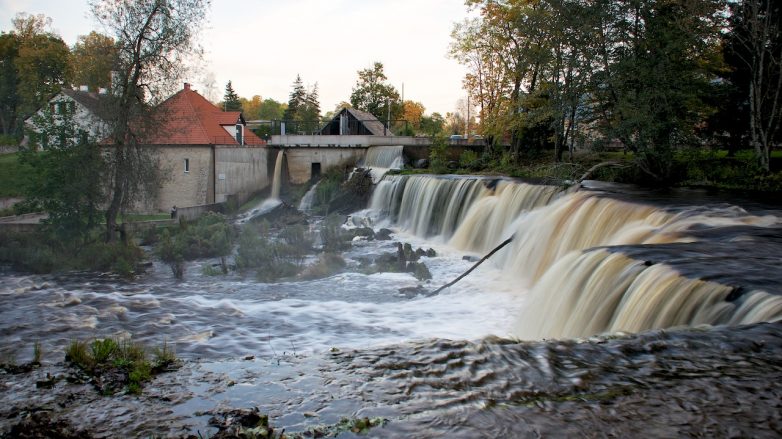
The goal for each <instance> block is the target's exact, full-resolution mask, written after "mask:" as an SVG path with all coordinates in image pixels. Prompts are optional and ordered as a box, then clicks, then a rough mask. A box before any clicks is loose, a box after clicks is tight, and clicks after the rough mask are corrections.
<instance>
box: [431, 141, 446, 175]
mask: <svg viewBox="0 0 782 439" xmlns="http://www.w3.org/2000/svg"><path fill="white" fill-rule="evenodd" d="M447 150H448V138H447V137H445V135H444V134H439V135H437V136H434V138H433V139H432V146H431V147H429V169H430V170H431V171H432V172H433V173H435V174H445V173H446V172H448V156H447Z"/></svg>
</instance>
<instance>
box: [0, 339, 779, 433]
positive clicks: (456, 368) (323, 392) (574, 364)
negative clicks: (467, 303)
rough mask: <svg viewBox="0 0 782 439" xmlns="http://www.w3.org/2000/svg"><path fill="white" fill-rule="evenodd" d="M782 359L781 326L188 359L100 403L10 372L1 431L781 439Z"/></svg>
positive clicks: (56, 372) (68, 374)
mask: <svg viewBox="0 0 782 439" xmlns="http://www.w3.org/2000/svg"><path fill="white" fill-rule="evenodd" d="M780 355H782V325H780V324H756V325H751V326H744V327H738V328H714V329H709V330H697V329H685V330H676V331H651V332H646V333H642V334H638V335H631V336H619V337H617V336H613V337H593V338H591V339H589V340H583V341H548V342H521V343H519V342H514V341H512V340H503V339H497V338H486V339H483V340H480V341H476V342H466V341H449V340H431V341H419V342H409V343H404V344H397V345H390V346H386V347H380V348H368V349H361V350H341V349H335V350H333V351H332V352H328V353H324V354H316V355H301V354H296V353H292V352H278V353H277V354H276V355H274V356H271V355H270V356H261V357H258V356H247V357H244V358H236V359H226V360H221V361H187V362H185V363H184V364H183V365H182V367H181V368H180V369H179V370H177V371H175V372H169V373H164V374H161V375H158V376H157V377H155V378H154V379H153V381H152V382H150V384H149V385H148V387H147V388H146V389H145V391H144V392H143V393H142V394H141V395H138V396H134V395H117V396H103V395H100V394H98V393H97V392H96V390H95V389H94V387H93V386H91V385H90V383H85V382H80V381H79V380H78V379H75V378H74V372H73V370H72V369H69V368H68V367H67V366H65V365H64V364H63V363H54V364H44V365H43V366H41V367H39V368H36V369H34V370H32V371H30V372H26V373H19V374H9V373H8V372H5V371H3V372H0V373H1V374H2V375H1V376H2V382H3V385H2V387H0V392H1V394H2V395H3V401H4V404H3V405H2V406H0V431H2V432H3V437H12V436H13V434H12V432H19V431H20V430H19V427H18V426H24V427H25V428H26V430H25V433H26V434H27V435H26V436H13V437H41V436H42V435H43V433H48V434H50V435H51V434H52V432H56V433H58V434H60V435H61V436H58V437H117V436H124V437H167V438H191V437H192V438H195V437H243V436H239V434H238V433H239V432H241V431H242V428H244V431H248V430H250V429H251V428H253V427H256V425H252V424H251V425H244V426H241V425H239V424H240V423H241V422H242V421H244V420H246V419H251V420H252V419H255V420H256V422H258V420H259V418H252V417H248V416H247V415H248V414H252V413H254V409H255V408H257V409H258V413H259V414H261V415H268V417H269V418H268V419H269V421H268V422H269V425H270V426H271V427H272V428H273V429H274V431H276V432H277V434H279V433H280V432H282V431H284V432H285V433H284V437H287V438H297V437H321V436H319V435H318V433H316V432H318V431H319V432H321V434H322V432H329V433H331V434H335V433H336V434H338V433H340V432H342V433H343V436H340V437H353V436H352V434H349V433H348V432H349V431H350V428H351V427H350V426H355V421H356V420H362V419H364V418H367V419H377V420H381V421H382V422H377V421H376V423H375V426H373V427H371V428H367V429H365V434H366V435H367V436H369V437H384V438H388V437H400V438H402V437H411V436H415V437H419V438H433V437H442V436H443V435H447V436H448V437H456V438H474V437H483V436H492V437H497V436H504V437H527V436H530V435H542V436H550V435H555V436H559V435H567V436H573V437H576V436H582V435H584V434H585V432H600V433H601V434H606V435H615V436H619V437H630V436H637V435H642V436H654V437H680V436H693V435H695V436H710V437H726V436H735V435H738V436H752V437H774V436H776V435H778V434H779V431H780V430H779V429H780V427H782V417H780V412H779V406H780V404H782V398H780V395H782V392H780V391H781V390H782V387H781V386H782V385H780V384H779V380H778V379H776V378H777V377H778V376H779V374H780V373H782V367H781V366H780V364H779V361H778V358H779V356H780ZM42 382H52V383H53V384H52V385H51V386H46V385H42V384H41V383H42ZM343 419H347V420H348V422H345V421H344V420H343ZM351 420H352V421H351ZM339 425H343V426H347V428H343V429H342V430H340V429H339ZM14 428H17V429H16V430H14ZM220 431H223V433H222V434H224V435H223V436H221V435H219V434H220V433H219V432H220ZM229 431H230V432H233V433H234V434H228V432H229ZM36 433H37V434H39V435H41V436H36ZM262 437H265V436H262ZM274 437H282V436H274Z"/></svg>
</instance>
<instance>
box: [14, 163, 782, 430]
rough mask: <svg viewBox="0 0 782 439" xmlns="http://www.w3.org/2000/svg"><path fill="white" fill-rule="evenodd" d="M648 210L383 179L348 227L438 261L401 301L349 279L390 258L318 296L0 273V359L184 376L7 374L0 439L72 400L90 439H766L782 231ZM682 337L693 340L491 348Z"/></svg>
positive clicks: (602, 199)
mask: <svg viewBox="0 0 782 439" xmlns="http://www.w3.org/2000/svg"><path fill="white" fill-rule="evenodd" d="M281 154H282V153H280V155H278V160H277V164H279V165H280V166H281ZM276 167H277V166H275V168H276ZM275 174H276V171H275ZM639 197H640V196H636V195H634V196H631V197H629V196H626V195H623V196H618V195H617V194H615V193H610V191H606V190H581V191H577V192H563V191H560V190H559V189H558V188H555V187H551V186H542V185H530V184H524V183H520V182H517V181H513V180H507V179H495V178H479V177H431V176H391V177H389V176H387V177H385V178H384V179H383V180H382V181H381V182H380V183H379V184H378V186H377V188H376V190H375V194H374V196H373V199H372V201H371V205H370V206H369V209H367V210H366V211H363V212H359V213H357V214H355V215H354V218H359V219H360V221H358V222H362V223H369V224H372V225H373V226H374V227H375V228H380V227H390V228H391V229H392V230H393V231H394V232H395V234H394V236H393V239H394V240H395V241H403V242H410V243H411V244H412V245H413V246H414V247H423V248H429V247H432V248H434V249H435V250H436V251H437V256H435V257H431V258H426V257H424V258H423V259H422V261H423V262H424V263H425V264H426V265H427V266H428V267H429V269H430V271H431V272H432V275H433V279H432V281H431V282H430V283H425V284H423V288H422V289H419V290H415V292H413V293H411V292H410V290H408V291H407V292H405V291H400V288H407V287H416V286H418V285H421V282H418V281H417V280H416V279H415V278H414V277H412V275H410V274H406V273H384V274H372V275H367V274H362V273H361V272H360V271H361V270H360V265H361V263H362V260H363V259H364V258H366V257H371V256H373V255H379V254H381V253H384V252H394V251H395V250H396V244H395V241H364V240H358V241H356V242H355V243H354V245H353V248H352V249H351V250H349V251H348V252H346V253H345V255H344V256H345V258H346V260H347V262H348V267H347V268H346V269H345V271H344V272H342V273H340V274H337V275H334V276H331V277H328V278H326V279H321V280H315V281H302V280H296V281H289V282H279V283H271V284H269V283H261V282H257V281H255V280H254V279H248V278H242V277H240V276H238V275H229V276H225V277H211V276H204V275H202V274H201V270H202V266H203V265H206V264H210V263H213V262H214V261H196V262H192V263H190V264H189V265H188V266H187V271H186V274H185V278H186V280H185V281H182V282H177V281H175V280H174V279H173V277H172V276H171V274H170V272H169V271H168V269H167V268H166V267H165V266H163V265H159V264H157V263H156V264H155V265H154V266H153V267H151V268H150V270H149V272H148V273H146V274H145V275H143V276H141V277H140V278H139V279H137V280H135V281H133V282H127V281H123V280H120V279H117V278H114V277H112V276H101V275H94V274H86V273H71V274H64V275H52V276H32V275H25V274H19V273H5V274H3V275H2V284H0V299H1V300H2V302H0V303H2V305H0V333H2V335H3V337H2V338H1V339H0V352H2V353H3V354H4V356H6V357H8V356H11V355H14V356H16V359H17V361H26V360H27V359H29V358H30V357H31V356H32V344H33V342H34V341H40V342H41V344H42V346H43V351H44V362H45V363H49V364H53V365H52V366H49V368H48V369H45V373H52V374H58V373H59V374H66V373H67V372H65V371H64V369H62V366H60V365H56V364H54V363H56V362H58V361H61V359H62V355H63V352H62V349H63V347H64V346H65V345H66V344H67V343H68V342H69V341H70V340H73V339H85V338H92V337H108V336H130V335H132V336H133V337H134V338H135V339H137V340H141V341H144V342H146V343H148V344H152V345H155V344H158V343H160V342H162V341H164V340H166V341H168V342H170V343H173V344H174V346H175V347H176V350H177V353H178V355H179V356H180V357H182V358H184V359H186V360H191V361H190V362H189V363H188V364H187V365H186V366H185V368H184V369H183V370H182V371H181V372H179V373H177V374H171V375H168V374H164V375H162V376H160V377H159V378H157V379H156V382H155V383H156V384H155V386H153V389H150V390H149V392H147V391H145V396H144V397H142V398H141V399H139V400H137V401H135V402H134V401H133V400H132V399H129V397H117V398H96V397H95V396H93V395H92V394H91V393H90V390H89V389H87V390H79V391H75V390H73V388H71V387H68V385H66V384H64V383H63V384H62V385H60V384H58V385H57V386H56V388H55V389H53V390H51V392H49V393H41V391H39V390H36V389H35V384H34V381H35V380H36V379H38V378H40V375H41V374H43V373H44V370H42V371H41V372H40V373H39V374H38V375H32V376H29V377H28V376H21V377H17V378H13V379H12V378H11V377H9V376H7V375H4V384H3V386H0V395H2V398H3V400H4V401H5V402H6V403H7V404H6V407H4V408H2V409H0V418H3V419H5V420H4V421H0V429H2V430H0V431H7V428H8V427H9V425H10V424H11V423H12V422H13V420H15V419H17V417H18V416H19V413H20V411H23V410H24V408H25V407H27V408H29V407H34V406H37V405H41V406H44V407H48V406H49V405H56V404H58V402H57V401H62V400H68V401H71V402H70V403H69V404H68V405H67V407H66V405H60V406H57V407H59V408H57V409H55V411H56V412H58V413H61V416H63V417H65V418H67V419H68V420H69V422H71V423H75V424H78V425H82V426H84V427H85V428H89V429H90V430H91V431H94V432H97V435H98V436H102V437H113V436H116V435H117V434H118V433H117V432H118V431H122V432H125V433H126V434H128V435H131V436H149V435H163V436H177V435H179V434H182V432H183V431H184V432H191V433H195V432H208V431H209V427H207V426H206V419H205V418H204V417H203V416H201V417H199V416H193V415H192V414H193V413H194V412H196V411H210V410H212V411H213V410H216V407H252V406H259V407H261V408H262V409H263V410H264V411H266V412H269V413H270V414H271V415H272V419H273V423H274V424H275V425H278V426H285V427H286V428H288V431H301V430H306V429H307V428H308V427H309V426H312V425H315V424H319V423H326V424H328V423H336V422H337V421H338V420H339V418H340V417H341V416H381V417H385V418H386V419H389V420H390V422H389V424H388V425H386V426H385V427H383V428H382V429H380V430H377V431H375V432H374V433H373V434H374V435H377V436H381V437H389V436H390V437H409V436H411V435H415V436H419V437H438V436H449V437H480V436H487V437H508V436H519V435H533V434H544V435H545V434H551V433H554V434H560V435H568V436H570V435H573V434H587V435H589V434H590V433H589V432H593V433H594V432H600V433H597V434H605V435H618V436H627V435H637V434H650V435H662V436H672V435H677V434H695V435H708V436H713V435H717V436H730V435H737V436H766V435H774V434H775V433H776V434H779V432H780V431H781V430H780V428H781V427H780V426H781V425H782V424H780V415H779V413H780V412H779V410H778V407H779V406H780V404H782V398H781V397H780V395H782V389H780V387H779V385H778V384H776V383H777V382H778V377H779V374H780V372H782V369H780V365H779V361H778V358H779V355H782V326H781V325H782V324H779V323H776V324H768V325H763V324H757V322H764V321H777V320H779V319H780V318H782V300H780V296H778V295H777V294H779V293H780V290H779V276H778V275H777V274H776V273H777V271H778V264H779V262H780V260H779V254H780V253H779V250H780V249H781V248H782V232H781V231H780V217H779V215H778V214H777V213H776V211H774V210H773V209H754V208H753V209H749V210H745V209H744V208H741V207H738V206H735V205H727V204H724V203H713V202H711V201H709V202H708V203H706V204H699V203H693V202H691V201H686V202H682V201H681V200H678V201H676V202H671V203H668V204H664V205H663V204H660V203H659V200H658V199H653V197H648V199H644V198H643V197H641V201H640V202H633V201H631V199H635V198H639ZM510 236H513V237H514V240H513V242H512V243H511V245H509V246H507V247H505V248H504V249H503V250H501V251H500V252H498V253H497V254H496V255H495V256H494V257H493V258H491V259H490V260H489V262H488V263H486V264H483V265H482V266H481V267H480V268H478V269H477V270H476V271H475V272H473V273H472V274H471V275H469V276H467V277H466V278H465V279H464V280H462V281H461V282H459V283H457V284H456V285H454V286H453V287H451V288H449V289H447V290H445V291H443V292H442V293H440V294H439V295H429V294H427V292H428V291H432V290H434V289H436V287H438V286H440V285H442V284H445V283H446V282H448V281H450V280H452V279H454V278H455V277H456V276H458V275H459V274H460V273H462V272H464V271H465V270H467V269H468V268H469V267H470V266H471V265H472V262H469V261H468V260H465V259H463V256H466V255H470V256H472V257H475V256H480V255H483V254H486V253H487V252H488V251H489V250H491V249H492V248H494V247H495V246H496V245H497V244H499V243H500V242H502V241H503V240H504V239H505V238H507V237H510ZM748 323H754V324H753V325H751V326H748V327H746V326H737V325H742V324H748ZM702 325H727V326H719V327H717V328H712V329H709V328H703V327H702ZM682 326H689V327H696V328H698V329H696V330H686V331H683V330H677V331H673V332H670V333H669V332H650V333H644V334H641V335H637V336H628V337H616V336H612V337H607V338H606V337H602V338H594V339H589V341H586V342H585V341H581V342H576V341H567V340H566V341H560V342H520V343H519V342H511V341H509V340H504V339H497V338H495V336H499V337H518V338H520V339H523V340H540V339H551V338H563V337H584V338H588V337H591V336H593V335H595V334H600V333H604V332H611V333H617V332H618V331H625V332H639V331H645V330H648V329H653V328H673V327H682ZM243 358H245V360H242V359H243ZM228 383H234V384H236V385H234V384H228ZM237 383H238V384H237ZM57 398H61V399H57ZM47 404H48V405H47ZM579 428H581V429H583V430H579Z"/></svg>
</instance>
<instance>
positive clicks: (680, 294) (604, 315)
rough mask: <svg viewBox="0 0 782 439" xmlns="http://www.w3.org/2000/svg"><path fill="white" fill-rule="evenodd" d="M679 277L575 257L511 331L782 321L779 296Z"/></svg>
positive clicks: (614, 260) (609, 257)
mask: <svg viewBox="0 0 782 439" xmlns="http://www.w3.org/2000/svg"><path fill="white" fill-rule="evenodd" d="M732 291H733V288H732V287H729V286H725V285H721V284H718V283H715V282H708V281H703V280H699V279H689V278H686V277H683V276H681V275H680V274H679V273H678V272H676V271H675V270H674V269H673V268H671V267H669V266H667V265H665V264H655V265H652V266H647V265H646V264H644V263H643V262H639V261H635V260H633V259H630V258H628V257H626V256H624V255H622V254H619V253H610V252H608V251H606V250H602V249H600V250H595V251H588V252H583V253H582V252H572V253H569V254H568V255H566V256H565V257H563V258H561V259H560V260H558V261H557V262H556V264H555V265H554V266H552V267H551V269H550V270H548V271H547V272H546V274H545V275H544V276H543V277H542V278H541V279H540V280H539V282H537V283H536V284H535V286H534V287H533V288H532V290H531V291H530V292H529V299H528V306H527V307H525V308H524V311H523V312H522V314H521V316H519V320H518V323H517V327H516V328H515V333H516V335H517V336H519V337H521V338H525V339H535V338H543V337H547V338H551V337H556V338H560V337H577V336H586V335H590V334H596V333H601V332H618V331H628V332H638V331H643V330H646V329H654V328H669V327H674V326H682V325H687V326H696V325H703V324H710V325H720V324H728V325H739V324H745V323H754V322H759V321H770V320H779V319H782V296H773V295H770V294H768V293H766V292H763V291H751V292H749V293H747V294H745V295H744V296H742V297H740V298H739V299H738V300H735V301H728V298H729V295H730V294H731V292H732Z"/></svg>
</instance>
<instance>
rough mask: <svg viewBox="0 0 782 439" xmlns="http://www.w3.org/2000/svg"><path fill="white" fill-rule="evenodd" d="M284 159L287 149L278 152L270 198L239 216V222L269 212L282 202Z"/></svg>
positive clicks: (244, 221)
mask: <svg viewBox="0 0 782 439" xmlns="http://www.w3.org/2000/svg"><path fill="white" fill-rule="evenodd" d="M284 161H285V151H283V150H280V151H279V152H278V153H277V160H276V161H275V162H274V175H273V176H272V188H271V193H270V194H269V198H267V199H265V200H263V201H261V202H260V203H259V204H258V205H256V206H255V207H253V208H251V209H249V210H248V211H247V212H246V213H244V214H243V215H240V216H238V217H237V218H236V223H237V224H244V223H246V222H247V221H249V220H250V219H252V218H253V217H256V216H258V215H262V214H264V213H267V212H269V211H271V210H272V209H274V208H275V207H277V206H279V205H280V204H281V203H282V201H281V200H280V190H281V188H282V167H283V162H284Z"/></svg>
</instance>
